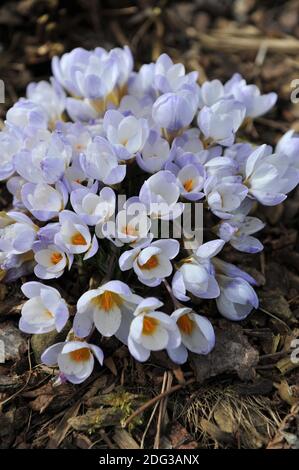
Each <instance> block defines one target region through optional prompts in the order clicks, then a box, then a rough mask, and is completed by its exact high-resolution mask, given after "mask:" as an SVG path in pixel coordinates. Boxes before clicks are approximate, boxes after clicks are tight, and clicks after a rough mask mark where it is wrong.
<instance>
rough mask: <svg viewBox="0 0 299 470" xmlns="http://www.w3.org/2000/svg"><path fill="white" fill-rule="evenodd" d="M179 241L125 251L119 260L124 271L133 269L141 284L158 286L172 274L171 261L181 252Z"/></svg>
mask: <svg viewBox="0 0 299 470" xmlns="http://www.w3.org/2000/svg"><path fill="white" fill-rule="evenodd" d="M179 249H180V244H179V242H178V241H177V240H173V239H170V240H166V239H165V240H158V241H155V242H153V243H151V244H150V245H149V246H146V247H144V248H143V247H139V248H134V249H133V250H129V251H125V252H124V253H123V254H122V255H121V257H120V258H119V266H120V269H121V270H122V271H127V270H128V269H131V268H133V269H134V271H135V273H136V275H137V276H138V279H139V281H140V282H142V283H143V284H145V285H147V286H151V287H154V286H158V285H159V284H161V282H162V280H163V279H164V278H166V277H168V276H170V274H171V273H172V264H171V262H170V260H171V259H173V258H175V257H176V256H177V254H178V252H179Z"/></svg>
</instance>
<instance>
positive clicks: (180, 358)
mask: <svg viewBox="0 0 299 470" xmlns="http://www.w3.org/2000/svg"><path fill="white" fill-rule="evenodd" d="M171 318H173V319H174V320H175V322H176V324H177V326H178V328H179V331H180V333H181V337H182V342H181V344H180V346H178V347H177V348H176V349H170V348H168V349H167V352H168V355H169V356H170V358H171V359H172V361H173V362H176V363H177V364H184V362H186V360H187V358H188V350H189V351H191V352H193V353H196V354H209V352H211V350H212V349H213V348H214V345H215V333H214V329H213V326H212V324H211V322H210V321H209V320H208V319H207V318H206V317H203V316H202V315H198V314H197V313H195V312H194V311H193V310H192V309H191V308H187V307H183V308H179V309H177V310H175V311H174V312H173V313H172V314H171Z"/></svg>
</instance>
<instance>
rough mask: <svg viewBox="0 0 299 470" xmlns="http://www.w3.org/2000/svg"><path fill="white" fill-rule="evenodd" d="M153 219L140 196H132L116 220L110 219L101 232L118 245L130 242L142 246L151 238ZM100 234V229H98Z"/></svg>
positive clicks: (132, 244)
mask: <svg viewBox="0 0 299 470" xmlns="http://www.w3.org/2000/svg"><path fill="white" fill-rule="evenodd" d="M150 227H151V220H150V219H149V217H148V215H147V211H146V207H145V206H144V204H142V203H141V202H140V201H139V199H138V198H135V197H133V198H130V199H128V201H126V203H125V205H124V206H123V209H122V210H119V211H118V213H117V216H116V219H115V222H114V221H108V222H107V223H105V224H104V225H103V226H102V227H101V233H103V234H104V235H105V237H106V238H108V239H110V240H112V241H113V243H114V244H115V245H116V246H123V245H124V244H129V245H131V246H134V247H136V246H140V245H143V244H144V243H145V242H147V241H149V240H151V238H152V235H151V233H149V230H150ZM96 233H97V234H98V229H96Z"/></svg>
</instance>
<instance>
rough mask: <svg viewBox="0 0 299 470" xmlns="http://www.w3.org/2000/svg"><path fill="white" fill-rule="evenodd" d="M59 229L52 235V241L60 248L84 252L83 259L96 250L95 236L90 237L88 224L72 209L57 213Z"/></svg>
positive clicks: (74, 252)
mask: <svg viewBox="0 0 299 470" xmlns="http://www.w3.org/2000/svg"><path fill="white" fill-rule="evenodd" d="M59 223H60V229H59V231H58V232H57V233H56V234H55V236H54V242H55V244H56V245H58V246H59V247H60V248H61V249H62V250H65V251H67V252H69V253H72V254H80V253H85V255H84V258H83V259H85V260H86V259H89V258H91V257H92V256H94V255H95V253H96V252H97V251H98V242H97V238H96V236H95V235H94V236H93V237H91V234H90V231H89V229H88V226H87V225H86V224H85V223H84V222H83V221H82V220H81V218H80V217H79V216H78V215H77V214H75V213H74V212H72V211H69V210H64V211H62V212H60V213H59Z"/></svg>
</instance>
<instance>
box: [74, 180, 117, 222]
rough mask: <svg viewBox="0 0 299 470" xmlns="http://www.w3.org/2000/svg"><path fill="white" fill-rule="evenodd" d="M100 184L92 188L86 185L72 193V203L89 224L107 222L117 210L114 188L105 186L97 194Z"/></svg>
mask: <svg viewBox="0 0 299 470" xmlns="http://www.w3.org/2000/svg"><path fill="white" fill-rule="evenodd" d="M97 188H98V185H97V184H94V185H93V186H92V187H91V188H86V187H85V186H83V187H81V188H78V189H75V190H74V191H72V193H71V198H70V199H71V203H72V206H73V208H74V210H75V212H76V213H77V214H79V216H80V217H81V219H82V220H83V222H85V223H86V224H87V225H99V229H100V227H101V226H102V225H103V224H104V223H105V222H107V221H108V220H109V219H110V217H112V215H113V214H114V211H115V193H114V191H113V189H111V188H108V187H105V188H103V189H102V190H101V191H100V194H96V192H97Z"/></svg>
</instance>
